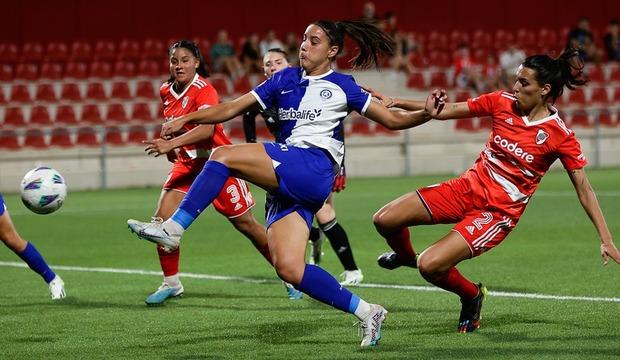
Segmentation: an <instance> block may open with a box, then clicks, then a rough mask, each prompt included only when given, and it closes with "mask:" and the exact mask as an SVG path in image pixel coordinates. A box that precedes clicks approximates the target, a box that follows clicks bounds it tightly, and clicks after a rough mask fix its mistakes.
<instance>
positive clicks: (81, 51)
mask: <svg viewBox="0 0 620 360" xmlns="http://www.w3.org/2000/svg"><path fill="white" fill-rule="evenodd" d="M92 50H93V49H92V47H91V46H90V44H89V43H87V42H84V41H80V40H78V41H74V42H73V44H71V56H70V58H71V59H72V60H73V61H90V60H91V59H92V57H93V51H92Z"/></svg>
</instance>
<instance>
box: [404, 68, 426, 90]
mask: <svg viewBox="0 0 620 360" xmlns="http://www.w3.org/2000/svg"><path fill="white" fill-rule="evenodd" d="M407 87H408V88H411V89H425V88H426V82H425V81H424V75H423V74H422V73H419V72H416V73H412V74H410V75H409V78H408V79H407Z"/></svg>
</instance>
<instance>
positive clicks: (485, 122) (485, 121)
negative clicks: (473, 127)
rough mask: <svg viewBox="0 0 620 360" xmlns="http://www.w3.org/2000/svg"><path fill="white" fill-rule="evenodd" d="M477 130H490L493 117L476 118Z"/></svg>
mask: <svg viewBox="0 0 620 360" xmlns="http://www.w3.org/2000/svg"><path fill="white" fill-rule="evenodd" d="M478 129H479V130H491V129H493V119H492V118H490V117H482V118H480V119H479V120H478Z"/></svg>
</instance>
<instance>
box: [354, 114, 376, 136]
mask: <svg viewBox="0 0 620 360" xmlns="http://www.w3.org/2000/svg"><path fill="white" fill-rule="evenodd" d="M351 133H353V134H355V135H364V136H368V135H372V134H371V132H370V124H369V123H368V119H366V118H365V117H363V116H361V115H358V116H357V117H355V118H352V124H351Z"/></svg>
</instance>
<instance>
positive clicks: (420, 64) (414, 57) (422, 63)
mask: <svg viewBox="0 0 620 360" xmlns="http://www.w3.org/2000/svg"><path fill="white" fill-rule="evenodd" d="M409 63H411V65H413V67H415V68H419V69H424V68H426V67H428V59H427V58H426V57H425V56H424V55H423V54H421V53H420V52H417V51H416V52H412V53H411V54H410V55H409Z"/></svg>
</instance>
